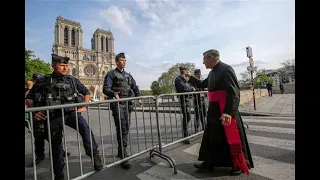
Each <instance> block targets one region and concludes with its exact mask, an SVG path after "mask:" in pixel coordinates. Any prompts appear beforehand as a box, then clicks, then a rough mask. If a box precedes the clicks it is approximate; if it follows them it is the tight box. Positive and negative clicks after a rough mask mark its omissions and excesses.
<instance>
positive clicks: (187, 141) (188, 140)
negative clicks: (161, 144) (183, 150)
mask: <svg viewBox="0 0 320 180" xmlns="http://www.w3.org/2000/svg"><path fill="white" fill-rule="evenodd" d="M183 143H184V144H191V141H190V139H187V140H184V141H183Z"/></svg>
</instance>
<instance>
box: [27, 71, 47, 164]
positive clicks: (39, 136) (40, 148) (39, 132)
mask: <svg viewBox="0 0 320 180" xmlns="http://www.w3.org/2000/svg"><path fill="white" fill-rule="evenodd" d="M42 77H43V75H42V74H41V73H34V74H33V75H32V80H30V81H28V82H27V83H26V84H27V87H26V89H25V97H27V94H28V93H29V91H30V90H31V88H32V87H33V85H34V84H35V83H37V82H38V81H39V79H40V78H42ZM26 116H27V120H28V121H30V117H29V113H27V114H26ZM30 125H31V123H30ZM25 126H26V127H27V128H29V127H28V123H27V122H26V121H25ZM33 129H34V131H33V132H34V134H33V135H34V139H35V141H34V145H35V154H36V164H39V163H40V162H41V161H42V160H44V157H45V155H44V140H45V139H46V138H45V135H44V132H43V131H44V123H43V122H40V121H34V122H33Z"/></svg>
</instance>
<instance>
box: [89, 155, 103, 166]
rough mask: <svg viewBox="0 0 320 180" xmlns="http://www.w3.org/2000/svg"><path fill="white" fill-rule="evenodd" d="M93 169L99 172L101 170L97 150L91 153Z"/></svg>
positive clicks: (101, 164)
mask: <svg viewBox="0 0 320 180" xmlns="http://www.w3.org/2000/svg"><path fill="white" fill-rule="evenodd" d="M90 158H91V156H90ZM93 168H94V170H95V171H101V170H102V168H103V163H102V160H101V157H100V155H99V151H98V150H96V151H94V152H93Z"/></svg>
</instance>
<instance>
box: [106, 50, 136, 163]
mask: <svg viewBox="0 0 320 180" xmlns="http://www.w3.org/2000/svg"><path fill="white" fill-rule="evenodd" d="M115 63H116V65H117V67H116V68H115V69H113V70H111V71H109V72H108V73H107V74H106V76H105V78H104V85H103V93H104V94H105V95H106V96H108V99H113V98H114V99H120V98H128V97H133V96H140V92H139V88H138V86H137V85H136V81H135V80H134V79H133V77H132V76H131V74H129V73H127V72H126V71H125V70H124V68H125V67H126V57H125V54H124V53H119V54H117V55H116V57H115ZM138 102H139V104H140V105H141V104H142V101H141V100H139V101H138ZM132 106H133V102H132V101H130V102H129V103H128V106H127V102H125V101H123V102H120V103H119V106H118V103H111V104H110V107H111V111H112V116H113V118H114V123H115V126H116V132H117V141H118V157H120V158H121V159H123V158H126V157H128V156H130V155H129V154H128V153H127V145H128V132H129V127H130V113H131V111H132ZM119 111H120V112H119ZM119 114H120V117H119ZM119 119H120V121H121V132H122V142H121V137H120V125H119ZM121 145H122V146H121ZM122 147H123V149H122ZM121 166H122V168H125V169H126V168H129V167H130V164H129V162H128V161H126V162H124V163H122V164H121Z"/></svg>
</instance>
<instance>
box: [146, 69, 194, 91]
mask: <svg viewBox="0 0 320 180" xmlns="http://www.w3.org/2000/svg"><path fill="white" fill-rule="evenodd" d="M180 66H183V67H186V68H188V69H189V70H190V72H193V71H194V69H195V67H196V66H195V64H194V63H177V64H175V65H173V66H172V67H171V68H170V69H169V70H168V71H167V72H165V73H162V75H161V76H160V77H159V78H158V83H159V88H160V92H161V94H167V93H173V92H174V80H175V79H176V77H177V76H179V74H180V71H179V67H180ZM151 86H152V85H151ZM151 89H152V88H151Z"/></svg>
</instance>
